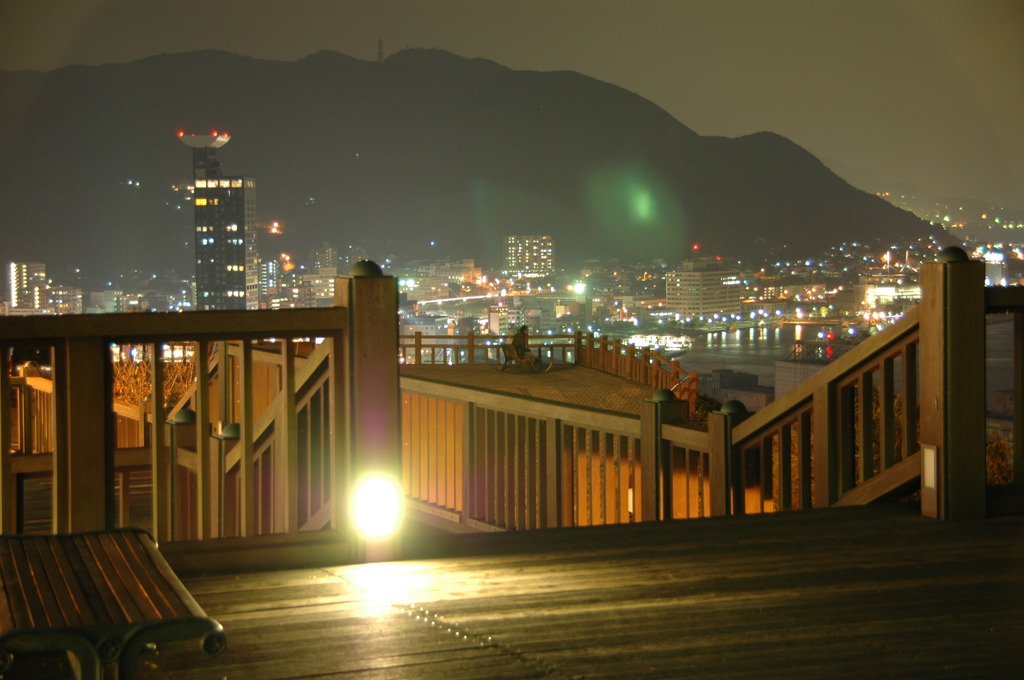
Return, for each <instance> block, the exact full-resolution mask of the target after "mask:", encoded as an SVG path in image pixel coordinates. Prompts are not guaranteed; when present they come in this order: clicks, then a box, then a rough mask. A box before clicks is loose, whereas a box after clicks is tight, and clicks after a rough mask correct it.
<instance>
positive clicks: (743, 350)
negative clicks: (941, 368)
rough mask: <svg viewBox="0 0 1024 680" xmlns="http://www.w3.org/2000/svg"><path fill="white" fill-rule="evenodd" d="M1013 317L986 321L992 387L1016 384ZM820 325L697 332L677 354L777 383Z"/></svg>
mask: <svg viewBox="0 0 1024 680" xmlns="http://www.w3.org/2000/svg"><path fill="white" fill-rule="evenodd" d="M1010 318H1011V317H1008V316H1005V317H990V323H988V324H987V325H986V331H987V333H986V343H987V347H986V354H987V361H986V380H987V388H988V391H992V390H1007V389H1012V388H1013V382H1012V376H1013V324H1012V323H1010ZM822 328H823V327H822V326H820V325H817V326H815V325H800V324H793V325H784V326H781V327H779V328H769V327H765V328H744V329H740V330H736V331H732V332H729V331H719V332H715V333H707V334H693V335H691V337H692V338H693V346H692V347H691V348H690V350H689V351H688V352H686V353H684V354H679V355H677V358H678V359H679V363H680V365H681V366H682V367H683V368H684V369H686V370H687V371H695V372H697V373H710V372H711V371H712V370H714V369H718V368H728V369H732V370H733V371H737V372H741V373H752V374H754V375H756V376H757V377H758V381H759V383H760V384H761V385H772V386H774V385H775V362H776V361H784V360H786V359H787V358H788V357H789V356H790V354H791V352H792V351H793V343H794V342H795V341H797V340H807V341H814V340H817V337H818V332H819V331H821V330H822Z"/></svg>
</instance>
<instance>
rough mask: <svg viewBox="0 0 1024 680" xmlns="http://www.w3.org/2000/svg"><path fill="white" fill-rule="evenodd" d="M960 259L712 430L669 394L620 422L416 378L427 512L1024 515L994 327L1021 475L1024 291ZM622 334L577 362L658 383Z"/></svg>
mask: <svg viewBox="0 0 1024 680" xmlns="http://www.w3.org/2000/svg"><path fill="white" fill-rule="evenodd" d="M953 257H954V259H951V260H949V261H944V262H940V263H928V264H925V265H924V266H923V268H922V274H921V280H922V289H923V301H922V303H921V305H920V306H919V307H916V308H914V309H912V310H910V311H909V312H908V313H907V314H906V316H905V317H904V319H903V320H902V321H900V322H899V323H898V324H896V325H894V326H892V327H890V328H889V329H887V330H885V331H884V332H881V333H879V334H877V335H875V336H873V337H871V338H869V339H868V340H866V341H864V342H862V343H860V344H859V345H857V346H855V347H852V348H851V349H850V350H849V351H848V352H846V353H845V354H843V356H841V357H839V358H838V359H836V360H834V361H833V362H832V363H830V364H829V365H828V366H826V367H824V368H823V369H822V370H821V371H820V372H819V373H818V374H816V375H815V376H814V377H812V378H811V379H810V380H808V381H806V382H805V383H804V384H803V385H801V386H799V387H798V388H797V389H796V390H794V391H792V392H791V393H789V394H787V395H786V396H784V397H783V398H782V399H780V400H779V401H777V402H775V403H773V404H771V405H770V406H768V407H767V408H765V409H763V410H762V411H760V412H758V413H757V414H754V415H749V414H747V413H746V412H745V410H744V409H743V407H742V404H739V403H738V402H731V403H727V404H726V406H725V407H723V410H721V411H719V412H715V413H712V414H710V416H709V421H708V428H707V431H701V430H698V429H695V428H693V427H692V426H691V425H690V424H689V422H688V421H689V420H690V415H689V410H688V408H687V406H686V403H685V402H683V401H680V400H677V399H671V398H669V399H666V398H665V395H664V394H659V393H657V392H655V393H654V394H652V399H651V400H650V401H649V402H648V403H646V404H645V405H644V407H643V410H642V412H641V415H640V417H639V418H637V419H634V418H628V417H623V418H622V419H621V423H620V424H619V425H618V426H617V427H611V426H610V423H611V422H612V420H613V419H611V418H609V417H607V416H597V415H594V414H587V413H586V412H585V410H584V409H572V408H569V407H565V406H563V405H558V406H552V405H549V404H543V405H541V404H537V403H534V402H530V401H529V400H525V399H518V398H514V397H498V396H494V395H485V394H483V393H482V392H479V391H474V390H472V389H469V388H452V387H450V386H448V387H443V388H438V387H429V386H427V383H422V384H420V383H418V382H417V381H414V380H407V379H406V378H403V380H402V386H403V395H404V396H403V401H404V412H403V413H404V416H403V417H404V418H405V434H404V440H403V454H404V455H403V460H404V464H405V466H406V467H405V473H406V480H407V493H408V494H409V496H410V498H411V499H413V500H412V502H413V503H414V504H416V505H417V507H419V508H420V509H421V510H422V511H423V512H427V513H429V512H435V513H436V514H440V515H446V514H447V515H449V517H448V518H449V519H452V520H453V521H456V522H459V523H460V524H463V525H466V524H469V525H473V524H478V525H480V526H488V527H491V528H515V529H519V528H533V527H535V526H537V527H547V526H575V525H582V524H588V523H614V522H620V521H649V520H654V519H668V518H689V517H707V516H711V515H721V514H731V513H735V514H749V513H764V512H779V511H786V510H797V509H810V508H821V507H828V506H833V505H850V504H863V503H870V502H875V501H877V500H879V499H885V498H900V497H905V496H907V495H908V494H910V493H912V492H914V491H918V490H919V491H920V503H921V508H922V512H923V513H924V514H925V515H927V516H931V517H939V518H950V519H953V518H976V517H983V516H985V514H986V512H987V508H993V507H995V505H996V503H995V502H996V501H998V500H999V499H1000V498H1001V497H1002V496H1003V495H1004V494H1005V495H1009V496H1010V497H1011V499H1012V500H1013V501H1014V502H1015V505H1014V504H1013V503H1006V504H1005V505H1007V506H1010V507H1017V508H1020V507H1021V506H1022V505H1024V503H1021V499H1022V498H1024V475H1021V474H1019V473H1015V474H1014V476H1013V481H1012V483H1010V484H1007V485H1005V486H1006V488H1004V489H995V490H993V489H992V488H988V487H987V486H986V484H985V467H986V460H985V454H986V451H985V449H986V446H985V404H986V394H985V384H984V373H985V370H984V369H985V347H984V344H985V343H984V332H985V331H984V329H985V315H986V314H993V313H1004V314H1013V319H1014V334H1015V335H1014V343H1013V347H1014V348H1015V349H1014V352H1015V354H1014V376H1015V388H1014V404H1015V406H1014V408H1015V413H1014V441H1013V461H1012V466H1011V467H1012V469H1014V470H1021V469H1024V377H1021V376H1024V349H1022V347H1024V288H1018V289H1005V288H1003V289H996V288H991V289H985V288H984V287H983V284H982V281H983V278H982V273H983V271H982V267H981V263H978V262H966V261H959V260H957V259H956V253H954V254H953ZM609 344H611V346H612V349H609V348H608V347H607V346H605V347H602V348H601V350H602V351H600V352H598V353H596V354H589V355H588V352H589V350H590V348H586V349H585V348H584V347H583V346H582V345H581V346H580V348H579V349H578V357H579V358H578V362H579V363H581V364H582V363H583V362H584V361H585V359H584V357H588V359H589V361H590V363H591V364H600V363H601V362H606V363H605V365H604V369H605V370H608V371H609V372H615V373H617V374H620V375H622V374H624V377H631V378H632V379H639V380H650V376H649V375H646V374H640V375H637V374H633V373H630V371H632V370H634V367H633V366H632V365H631V364H630V363H629V362H628V360H622V361H623V363H624V364H625V365H626V366H627V368H616V367H614V366H613V365H612V364H615V363H616V362H618V361H620V357H623V356H625V354H624V353H623V352H622V350H621V347H616V346H615V344H614V343H609ZM595 356H596V357H599V358H596V359H595V358H594V357H595ZM648 357H649V355H646V354H645V353H641V358H640V361H639V364H640V366H641V368H640V370H642V371H645V370H648V369H647V368H644V367H645V366H651V365H652V364H653V362H652V361H651V360H650V359H649V358H648ZM677 376H678V374H677ZM567 423H572V425H571V426H569V425H567ZM453 433H454V434H453ZM993 494H995V495H993ZM480 499H483V500H482V501H481V500H480ZM567 499H572V500H571V502H570V501H568V500H567ZM623 499H630V500H627V501H625V505H623V503H624V501H623ZM481 503H482V504H481ZM623 507H625V508H627V510H628V511H627V512H626V513H625V514H622V512H621V510H622V508H623ZM570 509H571V510H570ZM1018 511H1019V510H1018Z"/></svg>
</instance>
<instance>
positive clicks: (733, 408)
mask: <svg viewBox="0 0 1024 680" xmlns="http://www.w3.org/2000/svg"><path fill="white" fill-rule="evenodd" d="M719 412H720V413H725V414H727V415H730V416H738V415H743V414H744V413H746V412H747V407H746V406H744V405H743V402H742V401H740V400H738V399H730V400H729V401H727V402H725V403H724V404H722V408H720V409H719Z"/></svg>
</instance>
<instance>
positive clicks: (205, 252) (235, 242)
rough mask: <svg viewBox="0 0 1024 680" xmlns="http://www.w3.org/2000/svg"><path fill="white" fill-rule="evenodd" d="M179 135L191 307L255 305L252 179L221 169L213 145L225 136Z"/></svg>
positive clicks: (222, 141)
mask: <svg viewBox="0 0 1024 680" xmlns="http://www.w3.org/2000/svg"><path fill="white" fill-rule="evenodd" d="M178 137H179V138H180V139H181V141H182V142H184V143H185V144H186V145H188V146H190V147H191V148H192V169H193V177H194V182H195V198H194V203H193V204H194V208H195V244H196V246H195V247H196V309H199V310H204V309H257V308H258V307H259V272H258V269H257V264H258V258H257V253H256V182H255V180H254V179H253V178H252V177H245V176H230V177H228V176H224V175H223V173H222V172H221V167H220V160H219V159H218V158H217V149H219V148H220V147H222V146H224V145H225V144H227V143H228V141H229V140H230V139H231V137H230V136H229V135H227V134H223V133H217V132H212V133H210V134H209V135H186V134H185V133H183V132H179V133H178Z"/></svg>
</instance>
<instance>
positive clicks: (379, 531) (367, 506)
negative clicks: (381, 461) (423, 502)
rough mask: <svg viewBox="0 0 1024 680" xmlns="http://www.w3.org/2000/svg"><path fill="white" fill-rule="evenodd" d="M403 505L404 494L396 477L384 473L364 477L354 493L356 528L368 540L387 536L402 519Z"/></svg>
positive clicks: (353, 508) (353, 509)
mask: <svg viewBox="0 0 1024 680" xmlns="http://www.w3.org/2000/svg"><path fill="white" fill-rule="evenodd" d="M402 505H403V501H402V493H401V491H400V489H399V486H398V483H397V482H396V481H395V480H394V479H393V478H391V477H388V476H387V475H384V474H368V475H366V476H364V477H362V478H361V479H360V480H359V481H358V482H357V483H356V487H355V492H354V493H353V494H352V517H353V520H354V521H355V526H356V530H357V531H358V532H359V533H360V535H361V536H362V537H363V538H364V539H366V540H368V541H375V540H378V541H379V540H382V539H386V538H388V537H389V536H391V535H392V534H393V533H395V531H396V530H397V529H398V525H399V524H400V523H401V521H402Z"/></svg>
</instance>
